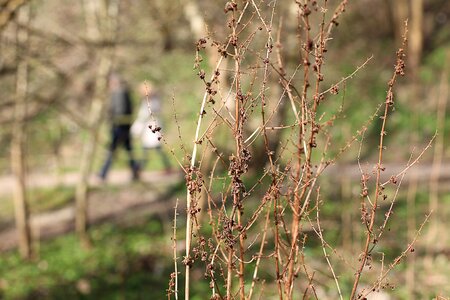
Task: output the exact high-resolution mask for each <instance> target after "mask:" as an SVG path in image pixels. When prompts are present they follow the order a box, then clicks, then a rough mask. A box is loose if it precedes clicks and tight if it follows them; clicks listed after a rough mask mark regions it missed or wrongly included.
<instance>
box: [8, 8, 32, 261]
mask: <svg viewBox="0 0 450 300" xmlns="http://www.w3.org/2000/svg"><path fill="white" fill-rule="evenodd" d="M18 18H19V20H20V21H21V22H23V23H28V22H29V20H30V8H29V6H25V7H24V8H22V9H21V10H20V12H19V16H18ZM17 45H18V46H17V47H18V49H17V53H22V54H23V55H19V57H18V63H17V73H16V99H15V104H14V124H13V130H12V141H11V168H12V172H13V174H14V211H15V219H16V226H17V231H18V240H19V251H20V255H21V256H22V257H23V258H30V257H31V254H32V249H31V230H30V222H29V213H28V205H27V193H26V151H25V150H26V149H25V142H26V134H27V133H26V114H27V93H28V61H27V56H26V51H27V48H28V31H27V29H18V30H17ZM19 47H22V48H19Z"/></svg>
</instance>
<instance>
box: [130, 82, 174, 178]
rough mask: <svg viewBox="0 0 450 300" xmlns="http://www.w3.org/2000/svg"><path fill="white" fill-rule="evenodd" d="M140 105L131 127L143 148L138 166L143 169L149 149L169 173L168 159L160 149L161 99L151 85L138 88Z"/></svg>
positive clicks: (142, 85)
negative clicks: (155, 154)
mask: <svg viewBox="0 0 450 300" xmlns="http://www.w3.org/2000/svg"><path fill="white" fill-rule="evenodd" d="M139 95H140V97H141V104H140V107H139V112H138V115H137V118H136V120H135V121H134V123H133V125H132V127H131V133H132V135H133V136H134V137H137V138H139V139H140V141H141V144H142V147H143V158H142V162H141V164H140V167H141V169H144V167H145V166H146V164H147V162H148V155H149V151H150V150H151V149H155V150H156V151H157V152H158V154H159V156H160V158H161V160H162V163H163V165H164V168H165V171H166V172H170V170H171V166H170V162H169V159H168V157H167V155H166V153H164V151H163V150H162V149H161V133H160V130H161V122H160V119H159V118H158V115H159V113H160V112H161V98H160V97H159V95H158V93H157V91H156V90H155V88H154V86H153V85H152V84H151V83H148V82H143V83H141V84H140V86H139Z"/></svg>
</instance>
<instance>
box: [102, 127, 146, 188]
mask: <svg viewBox="0 0 450 300" xmlns="http://www.w3.org/2000/svg"><path fill="white" fill-rule="evenodd" d="M121 144H122V145H123V146H124V148H125V150H127V153H128V161H129V165H130V169H131V171H132V173H133V179H138V178H139V166H138V164H137V163H136V161H135V160H134V158H133V151H132V150H133V148H132V145H131V137H130V127H129V126H113V128H112V130H111V144H110V146H109V152H108V156H107V157H106V161H105V163H104V164H103V167H102V169H101V171H100V177H101V178H102V179H105V178H106V176H107V174H108V170H109V168H110V167H111V164H112V161H113V157H114V152H115V151H116V149H117V147H118V146H120V145H121Z"/></svg>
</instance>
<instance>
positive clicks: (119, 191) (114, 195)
mask: <svg viewBox="0 0 450 300" xmlns="http://www.w3.org/2000/svg"><path fill="white" fill-rule="evenodd" d="M362 167H363V169H364V171H365V172H368V173H370V172H371V170H372V169H373V165H363V166H362ZM385 167H386V171H385V172H383V174H382V175H383V177H384V178H383V180H389V178H390V176H391V175H393V174H398V173H400V172H402V170H403V169H404V168H405V166H404V165H401V164H391V165H386V166H385ZM431 172H432V167H431V165H430V164H426V163H423V164H418V165H416V166H414V167H412V168H411V169H409V170H408V172H407V175H406V176H405V179H404V181H403V183H404V184H407V182H408V180H409V179H410V178H411V177H413V176H416V179H417V180H418V181H419V182H423V183H424V184H426V183H428V181H429V178H430V175H431ZM324 175H325V176H329V177H328V178H329V179H330V180H331V181H333V180H341V179H342V178H343V177H345V178H349V179H350V180H352V181H354V180H356V181H359V180H360V178H361V174H360V171H359V168H358V166H357V165H342V166H330V167H329V168H328V169H327V170H326V171H325V172H324ZM438 178H439V181H440V182H441V183H442V184H440V188H441V189H442V190H443V191H449V190H450V163H445V164H443V165H441V168H440V174H439V176H438ZM76 181H77V174H76V173H70V174H63V175H61V176H56V175H45V176H43V175H42V174H31V175H29V177H28V183H29V187H30V188H31V189H32V188H45V187H54V186H57V185H63V186H74V185H75V184H76ZM12 183H13V178H12V177H11V176H3V177H0V195H7V194H11V193H12ZM182 183H183V174H182V173H181V172H175V173H169V174H166V173H162V172H144V173H143V174H142V176H141V180H140V182H139V183H131V179H130V173H129V171H128V170H123V171H112V172H111V173H110V174H109V177H108V181H107V182H106V183H102V182H100V181H99V180H98V179H97V178H95V176H91V178H90V184H91V186H92V187H95V189H94V190H93V192H91V194H90V202H89V213H88V214H89V223H90V224H95V223H99V222H103V221H105V220H115V221H124V220H125V219H126V218H127V217H128V218H130V216H136V215H147V214H152V213H154V214H155V213H156V214H158V213H162V214H165V213H172V208H173V206H174V203H171V202H170V203H168V201H173V197H172V196H173V192H174V190H175V187H176V186H177V185H180V184H182ZM180 206H182V203H180ZM125 212H126V213H125ZM74 215H75V214H74V207H73V205H70V206H67V207H64V208H62V209H59V210H56V211H50V212H46V213H42V214H38V215H34V216H32V217H31V224H32V228H33V235H34V237H35V240H41V239H47V238H51V237H54V236H58V235H61V234H64V233H66V232H69V231H71V230H73V227H74ZM16 245H17V238H16V230H15V228H14V224H13V223H12V222H11V223H10V224H8V226H7V227H6V228H5V229H3V230H2V231H1V232H0V251H4V250H8V249H12V248H14V247H15V246H16Z"/></svg>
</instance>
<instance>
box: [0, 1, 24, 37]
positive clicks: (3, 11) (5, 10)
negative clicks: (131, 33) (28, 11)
mask: <svg viewBox="0 0 450 300" xmlns="http://www.w3.org/2000/svg"><path fill="white" fill-rule="evenodd" d="M26 2H27V0H9V1H6V2H4V3H0V31H2V30H3V28H5V27H6V25H8V23H9V21H10V20H11V19H12V18H13V17H14V14H15V13H16V12H17V11H18V10H19V8H20V7H21V6H22V5H24V4H25V3H26Z"/></svg>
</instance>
